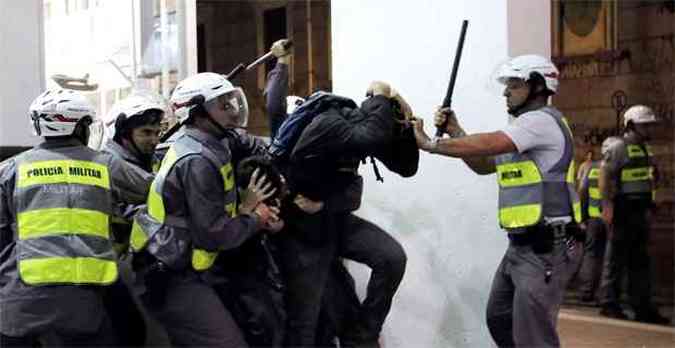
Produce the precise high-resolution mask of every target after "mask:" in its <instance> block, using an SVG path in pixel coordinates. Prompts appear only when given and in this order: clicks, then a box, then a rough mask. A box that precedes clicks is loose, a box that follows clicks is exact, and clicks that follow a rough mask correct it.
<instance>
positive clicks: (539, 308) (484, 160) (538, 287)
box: [414, 55, 580, 347]
mask: <svg viewBox="0 0 675 348" xmlns="http://www.w3.org/2000/svg"><path fill="white" fill-rule="evenodd" d="M496 78H497V81H498V82H500V83H502V84H503V85H505V89H504V93H503V95H504V96H505V97H506V105H507V108H508V109H507V110H508V113H509V114H510V115H511V117H510V120H509V124H508V126H506V127H505V128H504V129H503V130H501V131H496V132H491V133H478V134H473V135H467V134H466V133H465V132H464V130H463V129H462V128H461V127H460V126H459V124H458V122H457V119H456V118H455V115H454V113H453V112H452V111H450V110H448V109H442V110H440V111H439V112H437V113H436V120H435V121H436V124H437V125H439V126H440V125H443V124H444V123H445V121H446V120H447V127H445V129H444V131H445V132H446V133H448V134H449V135H450V136H451V139H440V140H431V139H430V138H429V137H428V136H427V135H426V134H425V133H424V129H423V122H422V120H417V121H414V124H415V130H416V138H417V142H418V145H419V146H420V148H422V149H423V150H425V151H428V152H430V153H437V154H441V155H444V156H450V157H458V158H462V160H463V161H464V162H465V163H466V164H467V165H468V166H469V167H470V168H471V169H472V170H473V171H474V172H476V173H477V174H490V173H497V183H498V185H499V222H500V225H501V226H502V228H504V230H505V231H506V232H507V236H508V238H509V247H508V249H507V250H506V255H504V258H503V259H502V261H501V264H500V265H499V268H498V269H497V273H496V274H495V277H494V279H493V283H492V289H491V292H490V298H489V300H488V307H487V325H488V329H489V330H490V333H491V335H492V338H493V339H494V340H495V342H496V343H497V345H498V346H500V347H510V346H518V347H546V346H549V347H550V346H559V345H560V341H559V338H558V333H557V332H556V322H557V315H558V309H559V307H560V303H561V302H562V299H563V293H564V290H565V287H566V284H567V282H568V280H569V278H570V276H571V274H572V272H573V270H574V269H576V265H577V263H578V255H577V251H576V250H575V249H573V248H568V246H567V245H568V243H569V240H568V238H569V237H568V234H569V233H570V230H571V229H572V228H573V226H574V222H575V220H576V221H578V220H580V207H579V202H578V198H577V194H576V191H575V187H574V174H575V172H574V166H573V163H574V162H573V154H574V148H573V141H572V134H571V132H570V130H569V128H568V127H567V124H566V122H565V119H564V118H563V115H562V114H561V113H560V112H559V111H558V110H557V109H555V108H554V107H551V106H548V105H547V103H548V99H549V97H550V96H551V95H553V94H555V93H556V92H557V90H558V70H557V69H556V67H555V66H554V65H553V63H551V61H550V60H549V59H547V58H544V57H541V56H538V55H524V56H519V57H516V58H513V59H511V60H510V61H508V62H507V63H505V64H504V65H503V66H502V67H501V68H500V69H499V70H498V72H497V76H496ZM566 242H567V243H566ZM570 244H571V243H570ZM576 249H579V248H576Z"/></svg>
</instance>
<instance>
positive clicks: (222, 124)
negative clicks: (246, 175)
mask: <svg viewBox="0 0 675 348" xmlns="http://www.w3.org/2000/svg"><path fill="white" fill-rule="evenodd" d="M171 104H172V106H173V107H174V110H175V111H176V114H177V115H182V116H181V119H180V121H182V122H184V123H195V122H196V123H200V124H202V125H204V126H206V127H210V128H213V129H215V130H216V131H218V132H220V133H222V134H225V133H226V130H227V129H232V128H242V127H246V125H247V123H248V103H247V101H246V95H245V94H244V91H243V90H242V89H241V88H239V87H234V86H233V85H232V83H230V81H228V80H227V79H226V78H225V77H224V76H223V75H220V74H216V73H208V72H207V73H199V74H196V75H193V76H190V77H188V78H186V79H185V80H183V81H181V82H180V83H179V84H178V86H176V89H175V90H174V92H173V94H172V95H171ZM181 109H186V110H181Z"/></svg>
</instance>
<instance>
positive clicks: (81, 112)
mask: <svg viewBox="0 0 675 348" xmlns="http://www.w3.org/2000/svg"><path fill="white" fill-rule="evenodd" d="M29 114H30V119H31V122H32V124H33V128H34V130H35V131H34V133H35V135H38V136H41V137H45V138H47V139H49V138H54V137H74V138H77V139H78V140H80V141H81V142H82V143H83V144H87V142H88V141H89V134H90V132H89V126H90V125H91V124H92V122H93V120H94V118H95V117H96V110H95V109H94V107H93V106H92V105H91V103H90V102H89V100H87V98H85V97H84V96H83V95H82V94H80V93H78V92H76V91H73V90H67V89H51V90H47V91H45V92H44V93H42V94H40V95H39V96H38V97H37V98H35V100H34V101H33V103H32V104H31V105H30V108H29Z"/></svg>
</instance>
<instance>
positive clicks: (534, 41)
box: [507, 0, 551, 57]
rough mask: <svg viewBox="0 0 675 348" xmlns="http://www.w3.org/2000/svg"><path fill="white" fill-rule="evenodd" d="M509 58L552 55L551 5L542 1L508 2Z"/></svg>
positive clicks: (511, 0) (523, 0)
mask: <svg viewBox="0 0 675 348" xmlns="http://www.w3.org/2000/svg"><path fill="white" fill-rule="evenodd" d="M507 12H508V19H507V30H508V35H509V38H508V42H509V56H511V57H514V56H518V55H521V54H532V53H536V54H541V55H543V56H546V57H548V56H550V55H551V35H550V32H549V31H548V30H541V28H550V27H551V3H550V2H549V1H540V0H534V1H533V0H508V1H507Z"/></svg>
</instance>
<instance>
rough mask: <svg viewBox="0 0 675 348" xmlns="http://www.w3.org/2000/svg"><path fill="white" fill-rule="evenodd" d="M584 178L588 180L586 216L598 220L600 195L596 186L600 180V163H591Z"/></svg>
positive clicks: (600, 206) (600, 208) (600, 203)
mask: <svg viewBox="0 0 675 348" xmlns="http://www.w3.org/2000/svg"><path fill="white" fill-rule="evenodd" d="M586 176H587V178H586V179H587V180H588V216H589V217H591V218H599V217H600V215H601V213H602V194H601V193H600V186H599V185H598V180H599V178H600V163H599V162H598V161H593V163H592V164H591V169H590V170H589V171H588V173H587V174H586Z"/></svg>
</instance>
